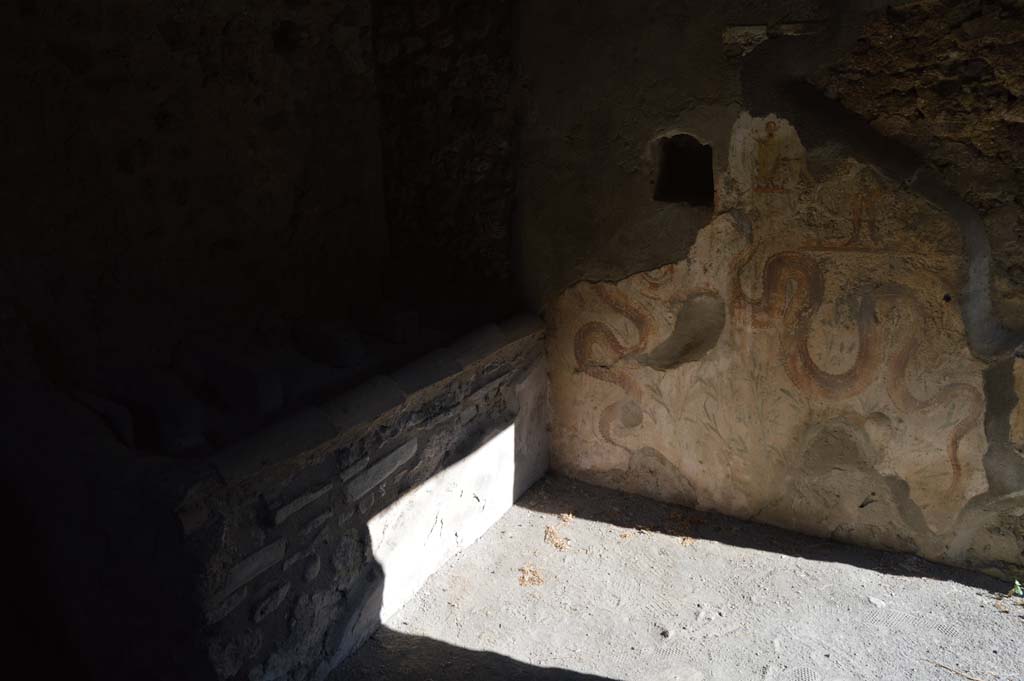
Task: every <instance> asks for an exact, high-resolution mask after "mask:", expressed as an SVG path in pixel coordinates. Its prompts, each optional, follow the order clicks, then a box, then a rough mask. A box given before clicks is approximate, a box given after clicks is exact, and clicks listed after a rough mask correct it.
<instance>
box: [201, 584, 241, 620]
mask: <svg viewBox="0 0 1024 681" xmlns="http://www.w3.org/2000/svg"><path fill="white" fill-rule="evenodd" d="M248 596H249V589H248V588H247V587H242V588H241V589H235V590H234V591H232V592H231V593H224V592H220V593H219V594H218V595H217V596H216V597H215V598H214V599H211V601H210V602H209V603H208V604H207V605H206V607H205V608H204V612H205V615H206V623H207V624H216V623H217V622H220V621H221V620H222V619H224V618H225V617H227V616H228V615H230V614H231V613H232V612H234V610H235V608H237V607H238V606H239V605H241V604H242V602H243V601H244V600H245V599H246V598H247V597H248Z"/></svg>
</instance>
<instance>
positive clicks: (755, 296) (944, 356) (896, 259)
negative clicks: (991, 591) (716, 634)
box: [548, 114, 1024, 573]
mask: <svg viewBox="0 0 1024 681" xmlns="http://www.w3.org/2000/svg"><path fill="white" fill-rule="evenodd" d="M717 204H718V205H717V209H718V214H717V216H716V217H715V218H714V219H713V220H712V221H711V222H710V224H709V225H708V226H707V227H705V228H704V229H703V230H702V231H701V232H700V234H699V235H698V237H697V240H696V243H695V244H694V246H693V247H692V249H691V250H690V254H689V257H688V258H686V259H683V260H680V261H678V262H676V263H672V264H668V265H665V266H664V267H661V268H658V269H655V270H651V271H648V272H644V273H641V274H638V275H635V276H632V277H629V278H627V279H624V280H622V281H621V282H618V283H581V284H579V285H576V286H574V287H571V288H570V289H569V290H568V291H566V292H565V293H564V294H563V295H562V296H561V297H560V298H559V299H558V301H557V302H556V303H555V304H554V305H553V307H552V309H551V314H550V319H549V323H550V324H551V327H552V328H553V329H554V331H553V333H551V335H550V337H549V348H548V352H549V362H550V366H551V377H552V405H553V406H552V408H553V424H554V431H553V456H554V459H553V465H554V466H555V467H556V468H558V469H560V470H563V471H566V472H569V473H571V474H573V475H576V476H579V477H581V478H583V479H586V480H590V481H594V482H599V483H601V484H606V485H611V486H615V487H618V488H621V489H625V490H628V491H633V492H639V493H643V494H647V495H651V496H654V497H656V498H659V499H663V500H669V501H675V502H679V503H684V504H688V505H694V506H696V507H698V508H708V509H715V510H720V511H723V512H726V513H729V514H733V515H737V516H740V517H744V518H754V519H758V520H761V521H765V522H769V523H772V524H777V525H782V526H786V527H790V528H794V529H799V530H801V531H804V532H808V533H812V534H818V535H823V536H829V537H833V538H841V539H846V540H850V541H854V542H859V543H863V544H867V545H870V546H882V547H887V548H895V549H899V550H906V551H916V552H918V553H920V554H921V555H924V556H926V557H929V558H932V559H936V560H942V561H946V562H951V563H957V564H963V565H971V566H975V567H979V568H982V569H988V570H991V571H994V572H1003V573H1006V572H1016V571H1019V570H1020V569H1021V567H1022V566H1024V536H1021V535H1020V534H1019V533H1018V532H1017V531H1016V530H1015V529H1014V528H1015V527H1016V521H1015V520H1014V518H1016V517H1017V516H1018V515H1019V514H1020V513H1021V512H1022V509H1024V507H1022V505H1021V502H1020V499H1019V496H1020V491H1019V488H1018V487H1016V486H1014V485H1010V486H1009V487H1008V486H1007V485H1006V484H1005V481H1006V480H1007V479H1019V474H1020V471H1021V469H1022V467H1024V459H1022V458H1021V457H1020V455H1019V454H1016V453H1013V452H1005V451H1003V450H1001V449H1000V448H999V447H998V446H997V445H998V444H999V443H998V442H997V440H998V439H999V438H996V440H993V441H991V442H990V441H989V440H988V438H987V437H986V424H987V421H986V419H985V418H984V416H985V414H986V404H987V393H991V392H993V390H994V388H993V387H992V386H991V385H990V384H991V383H992V382H993V380H994V379H989V378H988V377H987V374H988V373H991V372H990V371H989V369H988V367H986V365H985V364H983V363H982V362H981V361H979V360H977V359H976V358H975V357H974V356H972V353H971V351H970V348H969V346H968V343H967V338H966V334H965V328H964V322H963V320H962V317H961V308H960V307H959V306H958V305H957V304H956V303H955V298H956V297H957V295H958V291H960V289H961V287H962V284H963V282H964V280H965V278H966V270H967V258H966V255H965V249H964V246H963V241H962V238H961V235H960V231H959V228H958V226H957V224H956V222H954V221H953V220H952V219H951V218H950V217H949V216H948V215H946V214H944V213H943V212H941V211H939V210H937V209H936V208H935V207H934V206H932V205H930V204H929V203H927V202H925V201H924V200H922V199H921V198H919V197H917V196H915V195H913V194H910V193H908V192H906V191H904V190H903V189H902V188H901V187H899V186H898V185H896V184H895V183H892V182H890V181H887V180H886V179H885V178H884V177H882V176H881V175H879V174H878V173H877V171H875V170H873V169H872V168H871V167H868V166H865V165H863V164H861V163H858V162H856V161H854V160H851V159H847V160H841V161H837V162H830V163H827V164H825V163H820V162H819V163H818V164H817V166H816V168H815V172H814V174H812V173H811V171H810V170H809V169H808V163H807V157H806V153H805V151H804V149H803V146H802V144H801V142H800V139H799V137H798V135H797V131H796V130H794V129H793V128H792V126H790V125H789V124H788V123H787V122H786V121H784V120H781V119H778V118H776V117H773V116H769V117H767V118H751V117H750V116H749V115H746V114H744V115H742V116H740V117H739V118H738V119H737V121H736V123H735V125H734V128H733V133H732V139H731V143H730V145H729V147H728V169H727V172H726V173H724V174H723V175H722V176H720V177H719V182H718V196H717ZM723 315H724V323H723V321H722V316H723ZM680 320H685V321H686V323H685V324H683V325H682V326H681V325H680ZM1004 399H1005V398H1003V397H1000V398H998V400H997V401H999V402H1002V401H1003V400H1004ZM990 416H991V414H990ZM989 420H991V419H989ZM1000 437H1002V436H1000Z"/></svg>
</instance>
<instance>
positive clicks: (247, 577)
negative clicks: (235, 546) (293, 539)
mask: <svg viewBox="0 0 1024 681" xmlns="http://www.w3.org/2000/svg"><path fill="white" fill-rule="evenodd" d="M285 546H286V540H285V539H284V538H281V539H278V540H277V541H275V542H274V543H272V544H268V545H266V546H264V547H263V548H261V549H260V550H259V551H257V552H255V553H253V554H251V555H250V556H248V557H247V558H245V559H244V560H242V561H241V562H240V563H238V564H237V565H235V566H234V567H233V568H231V570H230V571H229V572H228V576H227V579H226V580H224V587H223V588H222V589H221V591H220V593H222V594H230V593H231V592H233V591H235V590H236V589H240V588H241V587H243V586H245V585H246V584H248V583H249V582H251V581H252V580H253V579H255V578H256V577H258V576H259V575H260V574H262V573H263V572H264V571H266V570H268V569H270V568H271V567H273V566H274V565H276V564H277V563H279V562H281V559H283V558H284V551H285Z"/></svg>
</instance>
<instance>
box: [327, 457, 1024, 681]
mask: <svg viewBox="0 0 1024 681" xmlns="http://www.w3.org/2000/svg"><path fill="white" fill-rule="evenodd" d="M569 504H571V506H570V507H571V508H572V509H573V514H574V520H573V522H572V525H571V529H572V544H571V547H570V548H569V549H568V550H566V551H558V550H553V549H552V548H551V547H550V546H549V545H545V544H541V543H540V542H539V541H538V539H539V538H540V537H541V536H545V538H546V539H545V540H547V538H548V537H549V536H551V535H549V533H548V532H547V528H552V529H553V530H555V531H556V532H557V536H558V537H561V536H562V533H563V532H565V531H566V526H565V525H564V524H563V523H561V522H559V521H560V519H561V514H562V513H564V512H565V508H566V507H567V506H568V505H569ZM613 509H614V510H613ZM680 515H682V516H683V517H685V518H691V517H692V518H700V519H701V520H703V521H706V522H686V523H684V522H682V518H681V517H680ZM698 526H699V529H698ZM641 528H642V529H644V530H645V531H644V532H641V531H640V529H641ZM625 539H628V541H625ZM696 540H700V541H696ZM695 541H696V544H695V545H692V546H691V544H692V543H693V542H695ZM549 544H550V542H549ZM698 549H699V550H698ZM509 575H516V576H517V581H518V584H519V586H521V587H524V588H517V587H516V585H515V584H514V583H513V582H512V581H511V580H509ZM541 584H543V585H544V586H543V589H536V588H533V589H531V588H525V587H536V586H540V585H541ZM1008 589H1011V585H1010V584H1007V583H1005V582H1001V581H999V580H996V579H992V578H990V577H987V576H984V575H981V574H979V573H973V572H968V571H966V570H958V569H955V568H951V567H947V566H943V565H937V564H934V563H930V562H928V561H926V560H922V559H920V558H913V559H912V558H910V557H909V556H906V555H901V554H896V553H888V552H883V551H874V550H870V549H865V548H859V547H855V546H849V545H845V544H839V543H835V542H830V541H823V540H822V539H820V538H813V537H806V536H802V535H798V534H795V533H792V532H786V531H783V530H780V529H777V528H773V527H768V526H765V525H758V524H755V523H750V522H744V521H740V520H733V519H729V518H725V517H722V516H716V515H714V514H710V513H701V512H697V511H689V510H686V509H681V508H680V507H678V506H672V505H668V504H663V503H660V502H656V501H652V500H650V499H644V498H641V497H636V496H631V495H627V494H623V493H620V492H615V491H611V490H607V489H601V488H599V487H594V486H591V485H586V484H583V483H579V482H575V481H572V480H568V479H566V478H560V477H548V478H545V479H543V480H542V481H541V482H540V483H538V484H537V485H536V486H535V487H534V488H533V489H532V490H530V491H529V492H527V494H526V495H525V496H524V497H523V498H522V499H520V500H519V502H517V505H516V506H514V507H513V508H512V509H511V510H510V511H509V512H508V513H506V514H505V516H504V517H502V519H501V520H499V521H498V523H497V524H496V525H495V526H494V527H493V528H492V529H491V530H490V531H489V532H487V533H486V534H485V535H484V536H483V537H481V538H480V539H479V540H478V541H477V542H476V543H475V544H473V545H471V546H469V547H467V548H466V549H465V550H463V552H462V553H461V554H459V555H458V556H457V557H456V558H454V559H452V560H451V561H449V562H448V564H446V565H445V566H444V567H443V568H442V569H441V570H440V571H439V572H437V573H436V574H435V575H433V576H432V577H431V578H430V580H429V581H428V583H427V585H426V586H425V587H424V589H423V590H422V591H421V592H420V594H418V595H417V596H416V597H414V598H413V599H412V600H411V601H410V602H409V603H407V604H406V605H405V606H404V607H403V608H402V610H400V611H399V613H398V614H397V615H396V616H395V617H394V618H392V620H391V621H390V622H387V623H386V624H385V627H384V628H382V629H381V631H380V632H379V633H378V634H377V635H376V636H374V637H373V638H371V639H370V641H369V642H368V643H367V644H366V647H365V648H364V649H363V650H362V651H360V652H358V653H357V654H356V656H355V658H354V659H353V660H352V661H351V664H350V666H349V667H348V671H347V672H346V674H347V675H341V676H338V677H337V678H334V677H332V678H331V681H341V679H345V680H346V681H347V679H352V680H353V681H355V680H357V679H364V678H387V679H389V680H390V681H414V680H420V679H430V678H433V679H448V678H458V677H463V678H471V679H473V680H474V681H477V680H478V679H479V680H481V681H489V680H491V679H494V680H495V681H497V680H499V679H500V680H501V681H509V680H510V679H512V680H514V681H520V680H522V681H527V680H529V681H537V680H538V679H540V680H542V681H568V680H572V681H748V680H749V681H879V679H886V680H887V681H888V680H889V679H892V680H893V681H897V680H898V681H946V680H948V681H958V679H959V680H963V679H968V680H969V681H970V680H979V681H1021V679H1024V657H1022V656H1021V655H1019V654H1018V653H1017V649H1016V648H1015V642H1017V641H1019V640H1021V637H1022V634H1024V619H1022V618H1021V613H1024V608H1021V607H1018V605H1017V604H1018V603H1024V599H1022V598H1018V597H1016V596H1012V595H1009V594H1007V590H1008ZM437 594H445V598H438V597H437ZM446 599H448V600H452V601H453V602H458V603H459V608H458V610H457V612H458V616H457V617H455V616H451V615H450V613H452V612H453V610H452V609H451V608H449V607H448V606H446V605H445V600H446ZM997 599H998V600H997ZM883 604H884V605H883ZM993 604H996V605H997V606H999V607H1001V608H1002V609H1003V610H1009V612H1010V614H1005V613H1003V612H1001V611H1000V610H998V609H997V608H996V607H993Z"/></svg>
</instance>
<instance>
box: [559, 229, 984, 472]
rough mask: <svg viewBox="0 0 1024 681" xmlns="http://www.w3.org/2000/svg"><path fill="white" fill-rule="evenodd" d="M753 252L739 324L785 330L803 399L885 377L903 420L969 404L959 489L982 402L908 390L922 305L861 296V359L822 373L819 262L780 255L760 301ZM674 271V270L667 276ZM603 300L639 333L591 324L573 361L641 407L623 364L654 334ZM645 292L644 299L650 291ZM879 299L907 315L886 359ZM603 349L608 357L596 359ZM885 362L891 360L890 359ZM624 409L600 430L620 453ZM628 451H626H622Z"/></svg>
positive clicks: (958, 392) (966, 395) (896, 295)
mask: <svg viewBox="0 0 1024 681" xmlns="http://www.w3.org/2000/svg"><path fill="white" fill-rule="evenodd" d="M753 254H754V249H752V248H751V249H748V250H747V251H746V252H745V253H744V254H742V255H741V256H740V257H739V258H738V259H737V261H736V262H735V263H734V266H733V269H732V272H733V280H732V287H731V288H732V292H731V299H730V305H731V308H732V310H733V313H734V316H735V317H736V318H742V317H748V319H749V322H750V323H751V325H752V326H754V327H755V328H766V327H769V326H774V325H779V326H780V327H781V346H780V349H779V354H780V359H781V360H782V363H783V366H784V367H785V370H786V374H787V376H788V377H789V379H790V380H791V381H792V382H793V384H794V385H795V386H797V387H798V388H799V389H800V390H801V391H802V392H804V393H805V394H808V395H811V396H813V397H815V398H818V399H822V400H840V399H845V398H849V397H852V396H854V395H857V394H859V393H860V392H862V391H863V390H864V389H865V388H867V387H868V386H869V385H870V384H871V383H872V382H873V381H874V380H875V379H876V377H877V376H878V373H879V371H883V372H884V377H885V380H886V388H887V392H888V394H889V396H890V398H891V399H892V401H893V403H894V404H895V405H896V407H897V408H898V409H900V410H902V411H903V412H905V413H909V412H916V411H923V410H927V409H931V408H933V407H936V406H939V405H942V404H954V403H956V401H957V400H959V403H960V404H963V405H967V409H966V411H965V413H963V415H962V416H961V417H960V418H959V419H958V420H957V421H956V423H955V424H954V426H953V428H952V430H951V431H950V434H949V437H948V440H947V446H946V456H947V459H948V461H949V465H950V468H951V470H952V474H953V482H952V484H951V488H952V487H956V486H958V485H959V484H960V482H961V479H962V475H963V466H962V464H961V462H960V458H959V447H960V442H961V440H963V438H964V437H965V436H966V435H967V434H968V433H969V432H970V431H971V430H973V429H974V428H976V427H977V426H978V424H979V422H980V419H981V415H982V410H983V399H982V395H981V393H980V392H979V391H978V389H977V388H975V387H973V386H970V385H967V384H965V383H949V384H947V385H945V386H943V387H942V388H941V389H940V390H939V391H938V392H936V393H935V394H934V395H933V396H931V397H930V398H927V399H920V398H918V397H917V396H915V395H914V394H913V392H912V391H911V390H910V388H909V386H908V385H907V375H906V374H907V365H908V364H909V362H910V360H911V358H912V357H913V356H914V354H915V352H916V351H917V350H918V348H919V346H920V334H921V333H922V331H923V329H925V328H926V321H927V314H926V312H925V309H924V307H923V305H922V304H921V303H920V301H918V300H917V299H916V298H915V297H914V296H913V295H912V294H911V293H910V291H909V290H907V289H904V288H901V287H894V288H890V289H888V290H882V291H876V292H873V293H865V294H862V295H861V298H860V305H859V309H858V310H857V314H856V321H857V333H858V340H859V346H858V353H857V358H856V361H855V362H854V364H853V366H852V367H850V368H849V369H848V370H846V371H844V372H842V373H830V372H828V371H825V370H823V369H821V368H820V367H819V366H818V365H817V364H816V363H815V361H814V359H813V358H812V357H811V353H810V349H809V347H808V336H809V334H810V331H811V323H812V320H813V318H814V315H815V314H816V313H817V311H818V309H819V308H820V307H821V304H822V302H823V298H824V289H825V287H824V279H823V277H822V274H821V270H820V268H819V266H818V263H817V262H816V261H815V259H814V258H813V257H811V256H810V255H808V254H806V253H803V252H800V251H782V252H779V253H775V254H774V255H772V256H771V257H769V258H768V260H767V262H766V263H765V265H764V269H763V272H762V293H761V296H760V297H759V298H757V299H754V298H750V297H748V296H747V295H746V294H745V293H744V291H743V289H742V286H741V285H740V281H739V278H740V274H741V272H742V271H743V269H744V267H746V266H747V265H748V264H749V262H750V260H751V259H752V258H753ZM667 271H670V270H667ZM663 275H664V273H660V274H657V273H651V274H650V276H644V281H643V283H644V284H645V285H646V286H647V288H648V289H651V290H652V291H653V290H655V289H657V288H660V287H661V286H663V285H664V284H665V283H666V282H667V281H668V280H669V279H671V277H666V276H663ZM594 290H595V291H596V293H597V295H598V297H599V298H600V299H601V300H602V302H604V304H606V305H607V306H608V307H610V308H611V309H612V310H614V311H616V312H617V313H618V314H620V315H621V316H622V317H624V318H625V319H627V320H628V321H629V322H630V323H631V324H632V325H633V327H634V328H635V329H636V340H635V341H634V342H632V343H626V342H624V341H622V340H621V339H620V338H619V337H618V336H617V335H616V333H615V332H614V331H613V330H612V329H611V328H610V327H609V326H608V325H607V324H604V323H602V322H588V323H586V324H584V325H583V326H581V327H580V328H579V330H578V331H577V332H576V335H575V339H574V340H575V344H574V349H575V357H576V364H577V368H578V370H579V371H582V372H583V373H586V374H587V375H589V376H592V377H593V378H596V379H597V380H600V381H603V382H606V383H611V384H613V385H617V386H619V387H620V388H621V389H622V390H623V391H624V392H625V393H626V395H627V396H628V397H629V398H630V399H631V400H632V401H633V402H634V403H635V404H636V405H637V406H639V407H640V408H641V410H642V407H643V403H644V402H643V398H644V396H643V390H642V389H641V386H640V384H639V383H638V382H637V381H636V379H634V378H633V377H632V376H631V374H630V373H629V371H627V369H626V368H625V367H623V366H620V365H619V363H620V360H623V359H625V358H627V357H630V356H636V355H637V354H639V353H642V352H643V351H644V350H645V349H646V346H647V343H648V341H649V339H650V337H651V335H652V330H653V322H652V321H651V319H650V318H649V317H648V316H647V315H646V314H645V313H644V311H643V309H642V308H640V307H639V306H637V305H635V304H633V303H631V302H630V301H629V299H628V298H627V297H626V296H625V295H624V294H623V293H622V292H621V291H619V290H618V289H617V288H615V287H614V286H612V285H607V284H599V285H596V286H595V288H594ZM645 293H646V292H645ZM880 298H889V299H893V300H898V301H900V302H901V303H903V305H901V306H900V308H899V309H900V310H905V311H907V312H908V313H909V316H910V319H909V321H907V322H903V323H901V324H900V326H899V330H898V331H897V338H896V341H895V344H894V346H893V348H892V349H891V350H890V351H889V352H888V353H886V352H885V351H884V347H885V340H886V339H885V334H884V330H883V329H882V328H881V327H880V325H879V323H878V321H877V317H876V301H877V299H880ZM598 349H600V350H602V355H603V357H601V358H599V357H598V356H597V355H596V352H595V351H596V350H598ZM886 355H887V356H886ZM622 405H623V403H621V402H616V403H613V404H611V405H609V406H607V407H606V408H605V409H604V410H603V411H602V412H601V415H600V418H599V424H598V429H599V431H600V434H601V436H602V438H604V439H605V440H606V441H607V442H609V443H610V444H613V445H616V446H619V447H623V445H621V444H620V443H618V442H616V440H615V439H614V437H613V435H612V432H611V427H612V423H613V421H614V420H615V418H616V416H617V414H619V413H621V411H622ZM623 448H625V447H623Z"/></svg>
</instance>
